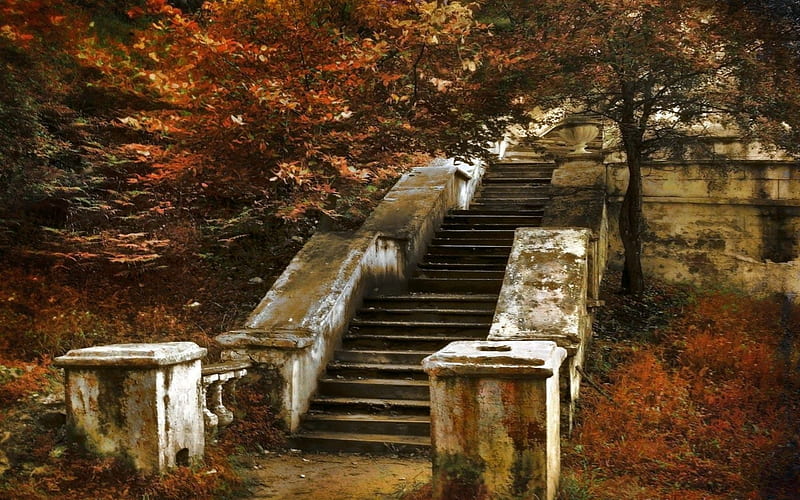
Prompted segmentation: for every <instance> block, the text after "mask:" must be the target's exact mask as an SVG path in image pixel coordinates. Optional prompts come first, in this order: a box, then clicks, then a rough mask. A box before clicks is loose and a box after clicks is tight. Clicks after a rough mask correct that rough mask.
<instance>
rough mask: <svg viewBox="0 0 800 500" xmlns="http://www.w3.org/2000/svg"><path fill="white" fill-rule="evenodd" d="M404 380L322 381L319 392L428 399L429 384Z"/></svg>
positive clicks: (367, 396) (330, 394) (335, 394)
mask: <svg viewBox="0 0 800 500" xmlns="http://www.w3.org/2000/svg"><path fill="white" fill-rule="evenodd" d="M402 382H403V381H402V380H398V382H397V384H371V383H369V382H363V383H361V382H353V381H338V380H337V381H329V380H323V381H320V384H319V388H318V393H319V394H320V395H323V396H335V397H348V398H369V397H374V396H375V395H376V394H380V395H381V397H384V398H390V399H428V398H430V390H429V388H428V386H427V385H425V386H420V385H404V384H403V383H402Z"/></svg>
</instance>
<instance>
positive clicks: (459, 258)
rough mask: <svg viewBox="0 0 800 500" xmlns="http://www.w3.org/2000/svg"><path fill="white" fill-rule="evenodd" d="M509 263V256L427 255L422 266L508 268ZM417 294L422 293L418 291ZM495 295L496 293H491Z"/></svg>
mask: <svg viewBox="0 0 800 500" xmlns="http://www.w3.org/2000/svg"><path fill="white" fill-rule="evenodd" d="M507 262H508V255H447V254H444V255H427V256H425V261H424V262H422V264H420V265H425V266H428V265H430V266H438V265H449V264H463V265H464V267H467V266H497V265H501V266H503V269H505V267H506V263H507ZM417 293H421V291H418V292H417ZM440 293H456V292H447V291H445V292H440ZM468 293H469V292H468ZM490 293H494V292H490Z"/></svg>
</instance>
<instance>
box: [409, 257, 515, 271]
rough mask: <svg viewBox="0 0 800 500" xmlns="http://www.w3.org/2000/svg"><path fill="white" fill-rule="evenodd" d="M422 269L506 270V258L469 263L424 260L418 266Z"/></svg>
mask: <svg viewBox="0 0 800 500" xmlns="http://www.w3.org/2000/svg"><path fill="white" fill-rule="evenodd" d="M417 269H420V270H446V269H450V270H459V269H460V270H474V271H505V270H506V264H505V260H503V261H502V262H498V263H485V262H484V263H474V262H473V263H469V262H460V259H459V261H458V262H426V263H425V262H424V263H422V264H419V265H418V266H417Z"/></svg>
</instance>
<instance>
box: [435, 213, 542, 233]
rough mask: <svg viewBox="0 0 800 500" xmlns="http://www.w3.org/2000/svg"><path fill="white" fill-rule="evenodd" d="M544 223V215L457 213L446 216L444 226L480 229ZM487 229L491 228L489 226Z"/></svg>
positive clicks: (445, 227)
mask: <svg viewBox="0 0 800 500" xmlns="http://www.w3.org/2000/svg"><path fill="white" fill-rule="evenodd" d="M541 223H542V216H540V215H533V216H513V215H507V216H497V215H495V216H493V215H457V216H448V217H446V218H445V221H444V224H443V228H444V229H450V226H451V225H458V226H466V227H468V228H469V227H476V226H477V227H476V229H478V230H480V229H481V228H482V227H483V226H507V227H510V228H517V227H524V226H539V225H541ZM487 229H490V228H488V227H487Z"/></svg>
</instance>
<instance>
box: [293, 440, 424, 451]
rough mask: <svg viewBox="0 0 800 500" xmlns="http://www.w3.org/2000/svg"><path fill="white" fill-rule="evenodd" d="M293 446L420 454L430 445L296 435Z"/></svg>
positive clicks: (298, 447)
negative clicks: (341, 439)
mask: <svg viewBox="0 0 800 500" xmlns="http://www.w3.org/2000/svg"><path fill="white" fill-rule="evenodd" d="M289 443H290V446H291V447H292V448H297V449H301V450H307V451H317V452H325V453H374V454H385V453H393V454H395V453H396V454H401V455H402V454H408V455H414V454H420V453H427V452H428V451H429V450H430V445H428V446H420V445H406V444H397V443H394V444H393V443H387V444H383V443H372V442H369V441H365V442H360V441H339V440H333V439H314V438H305V437H295V438H291V439H290V440H289Z"/></svg>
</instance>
